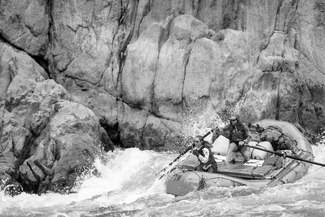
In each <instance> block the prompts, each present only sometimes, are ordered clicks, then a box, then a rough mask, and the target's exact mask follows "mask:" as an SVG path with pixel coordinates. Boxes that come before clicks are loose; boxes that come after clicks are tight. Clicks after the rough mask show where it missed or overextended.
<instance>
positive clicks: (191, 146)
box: [156, 130, 212, 179]
mask: <svg viewBox="0 0 325 217" xmlns="http://www.w3.org/2000/svg"><path fill="white" fill-rule="evenodd" d="M211 132H212V130H210V131H209V132H207V133H206V134H204V135H203V136H202V137H203V139H204V138H205V137H207V136H208V135H209V134H210V133H211ZM193 145H194V144H192V145H190V146H189V147H188V148H187V149H186V150H185V151H183V152H182V153H181V154H179V155H178V156H177V157H176V158H175V159H174V160H173V161H172V162H170V163H169V164H168V166H166V167H165V168H164V169H162V170H160V172H158V173H157V174H156V175H158V174H159V173H161V172H164V171H166V170H167V168H168V167H169V166H171V165H172V164H173V163H174V162H175V161H177V160H178V159H179V158H181V157H182V156H183V155H184V154H186V153H187V152H188V151H189V150H191V149H192V148H193ZM164 176H165V174H162V175H161V176H160V177H159V179H161V178H162V177H164Z"/></svg>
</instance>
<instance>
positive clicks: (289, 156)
mask: <svg viewBox="0 0 325 217" xmlns="http://www.w3.org/2000/svg"><path fill="white" fill-rule="evenodd" d="M246 147H250V148H254V149H258V150H261V151H265V152H269V153H272V154H276V155H279V156H281V157H287V158H291V159H294V160H299V161H303V162H306V163H311V164H316V165H319V166H322V167H325V164H322V163H318V162H314V161H310V160H305V159H302V158H299V157H295V156H291V155H286V154H283V153H278V152H274V151H270V150H266V149H263V148H259V147H256V146H250V145H246Z"/></svg>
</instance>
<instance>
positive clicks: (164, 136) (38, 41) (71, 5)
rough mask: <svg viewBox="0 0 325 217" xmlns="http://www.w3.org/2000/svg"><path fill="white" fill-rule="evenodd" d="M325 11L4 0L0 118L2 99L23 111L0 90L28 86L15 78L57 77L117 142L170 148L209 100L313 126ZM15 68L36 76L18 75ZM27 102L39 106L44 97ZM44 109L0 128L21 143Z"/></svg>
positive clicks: (318, 116) (281, 4)
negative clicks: (29, 117)
mask: <svg viewBox="0 0 325 217" xmlns="http://www.w3.org/2000/svg"><path fill="white" fill-rule="evenodd" d="M324 11H325V4H324V2H323V1H321V0H311V1H297V0H261V1H253V0H234V1H228V0H217V1H211V0H207V1H202V0H180V1H173V0H167V1H160V0H153V1H149V0H138V1H133V0H132V1H131V0H123V1H119V0H103V1H97V0H96V1H87V0H76V1H58V0H53V1H46V0H37V1H27V0H24V1H10V3H8V2H7V1H3V0H0V17H1V19H0V20H1V21H0V40H1V43H0V46H1V49H0V78H1V79H0V95H2V96H3V99H7V103H6V105H7V106H2V117H4V114H9V113H11V111H10V109H14V110H17V113H21V115H22V116H25V115H28V114H29V113H26V112H23V111H25V110H23V111H19V110H22V109H23V108H21V107H19V106H22V105H20V104H19V102H22V101H23V100H21V99H19V100H17V99H15V98H13V99H12V100H11V101H10V100H9V99H10V98H8V94H9V92H12V91H13V90H15V91H16V92H19V94H20V95H21V96H23V97H22V98H23V99H24V100H25V99H27V98H28V97H30V96H32V92H33V91H31V90H30V89H29V88H27V87H24V86H21V85H20V83H26V84H24V85H27V86H28V87H31V88H32V90H33V89H34V88H36V86H37V85H40V83H42V82H43V83H44V82H45V83H46V82H48V83H51V86H52V87H53V88H58V87H56V85H54V84H53V82H55V83H56V84H57V85H61V86H60V91H61V92H64V91H63V90H62V89H61V88H64V90H65V91H66V93H65V94H63V95H69V100H68V101H69V102H70V103H77V104H78V103H79V104H82V105H83V106H85V107H86V108H88V109H91V110H92V111H93V112H94V114H95V115H96V117H97V119H98V121H99V122H100V124H101V126H103V127H104V129H105V130H104V131H103V130H102V128H99V129H101V130H98V132H97V131H96V130H95V132H96V133H95V134H96V135H97V134H102V136H101V138H106V139H104V140H105V141H110V140H112V141H113V142H114V143H115V144H118V145H120V146H122V147H139V148H141V149H154V150H171V149H175V148H176V147H175V144H178V142H179V141H181V140H182V139H181V137H182V136H184V129H186V128H187V127H188V121H187V120H189V119H190V118H193V117H200V115H201V113H204V112H205V111H212V112H213V114H218V115H219V116H221V118H223V120H225V119H226V118H227V116H229V115H230V114H234V113H236V114H238V115H240V116H242V120H243V121H244V122H253V121H256V120H259V119H262V118H274V119H280V120H285V121H289V122H293V123H298V124H299V125H300V126H301V127H302V128H305V129H308V131H310V132H312V133H318V132H320V131H321V130H322V128H323V127H324V125H325V114H324V109H325V107H324V106H325V103H324V100H323V99H324V96H325V90H324V87H325V86H324V84H325V65H324V62H325V39H324V37H323V35H324V34H325V28H324V26H325V20H324V17H325V16H324V13H325V12H324ZM3 48H5V49H3ZM10 50H20V51H22V52H24V53H25V55H24V56H28V58H27V57H22V56H21V55H18V53H20V51H19V52H18V51H17V52H16V53H17V54H15V56H14V57H12V54H10V52H11V53H12V51H10ZM27 59H28V60H27ZM26 61H27V62H26ZM23 63H24V64H23ZM33 67H34V68H33ZM14 71H20V72H23V71H26V72H25V73H26V75H28V76H31V75H30V74H35V73H36V74H38V75H37V76H36V78H35V79H36V80H35V79H34V81H30V80H27V79H25V78H21V80H18V77H17V78H16V77H15V79H14V77H13V76H12V75H13V73H12V72H14ZM49 79H52V80H51V81H47V80H49ZM22 81H24V82H22ZM27 83H28V84H27ZM36 84H37V85H36ZM14 86H16V87H14ZM59 98H60V97H59ZM41 99H43V98H41ZM41 99H38V100H41ZM60 100H61V98H60ZM35 101H37V99H35ZM44 103H45V102H44ZM61 103H62V102H61ZM34 104H35V106H34V107H31V108H30V109H32V110H33V112H35V113H36V114H37V113H39V112H40V111H38V110H41V109H42V107H41V105H42V103H40V102H39V105H37V106H36V104H37V103H36V102H35V103H34ZM53 104H55V103H54V102H53ZM53 104H51V105H53ZM66 104H68V103H67V102H66ZM79 104H78V105H79ZM60 105H62V104H60ZM74 105H75V104H74ZM65 106H68V105H64V106H63V107H62V108H65ZM70 106H72V104H71V105H70ZM72 107H73V108H74V109H75V111H76V112H81V110H80V109H78V108H77V107H78V106H72ZM8 109H9V110H8ZM193 110H195V112H192V111H193ZM51 111H52V110H50V109H49V111H48V114H51ZM82 111H83V112H84V111H85V110H82ZM87 111H88V110H87ZM76 115H77V114H76ZM77 116H78V115H77ZM212 116H213V115H211V117H212ZM49 117H50V116H49ZM49 117H48V119H47V120H45V119H44V120H43V119H36V118H35V120H34V119H33V120H30V121H29V122H28V126H30V127H29V128H26V127H25V128H22V127H23V126H24V125H23V124H22V122H23V121H22V119H23V118H18V120H19V121H18V123H19V124H18V125H17V126H16V128H15V127H13V126H11V128H10V127H9V125H8V126H7V125H6V126H5V125H4V124H3V123H4V121H2V122H1V123H2V130H3V129H4V128H6V129H7V131H8V132H12V133H14V134H17V135H20V136H19V138H20V140H21V141H17V144H19V145H18V146H17V148H16V149H17V150H16V152H18V153H19V150H20V149H21V148H19V147H21V146H23V145H22V144H25V143H31V141H30V138H31V136H32V135H33V133H36V134H37V135H38V134H40V135H41V134H42V132H43V129H47V126H49V125H50V123H51V120H50V119H49ZM25 119H26V118H25ZM8 123H9V122H8ZM201 125H202V124H201ZM17 127H18V128H17ZM203 127H205V126H203ZM9 128H10V129H9ZM96 129H97V128H96ZM29 131H32V132H33V133H31V132H29ZM100 132H101V133H100ZM106 134H107V137H106ZM42 135H43V134H42ZM46 135H47V137H49V135H50V134H46ZM98 136H99V135H97V136H96V137H98ZM44 137H45V136H44ZM49 138H50V137H49ZM1 139H2V140H3V141H4V142H6V141H7V140H8V138H7V139H6V137H4V136H2V137H1ZM25 141H27V142H25ZM49 141H50V140H47V142H49ZM87 141H88V140H87ZM47 142H46V143H47ZM43 143H44V142H43ZM61 143H62V141H61ZM71 143H72V141H71ZM108 143H109V142H108ZM44 145H45V144H44ZM46 145H48V144H46ZM81 146H82V145H81ZM45 147H46V146H45ZM106 147H107V149H110V148H109V147H110V145H107V146H106ZM87 150H88V149H87ZM89 150H90V149H89ZM12 159H14V156H11V155H7V156H6V161H8V162H10V161H12ZM41 163H42V164H44V162H43V161H41ZM31 164H32V163H31ZM25 167H26V166H25ZM7 168H8V169H9V170H10V168H12V167H11V166H8V167H7ZM26 168H27V167H26ZM63 174H64V172H63Z"/></svg>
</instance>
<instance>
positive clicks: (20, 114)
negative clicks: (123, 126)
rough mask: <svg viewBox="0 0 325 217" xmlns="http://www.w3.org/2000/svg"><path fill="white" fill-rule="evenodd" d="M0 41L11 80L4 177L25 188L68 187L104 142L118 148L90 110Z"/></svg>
mask: <svg viewBox="0 0 325 217" xmlns="http://www.w3.org/2000/svg"><path fill="white" fill-rule="evenodd" d="M2 46H3V47H4V48H6V49H5V52H3V55H2V56H1V59H0V60H1V61H4V60H9V61H8V66H7V67H8V73H9V74H10V80H9V81H8V87H7V88H6V92H5V93H4V94H3V97H2V99H1V106H0V119H1V122H0V124H1V125H0V179H1V181H3V180H7V179H11V178H14V179H17V180H21V184H22V186H23V188H24V190H25V191H27V192H32V193H41V192H45V191H47V190H52V191H58V192H61V193H62V192H65V191H66V188H68V190H69V189H71V188H72V187H73V184H74V181H75V179H76V178H77V176H78V175H80V173H81V172H83V171H85V170H86V169H89V168H90V167H91V166H92V162H93V160H94V158H95V157H96V156H97V154H98V153H99V152H100V151H101V148H102V147H103V148H105V150H106V151H108V150H113V149H114V147H113V146H112V143H111V141H110V139H109V138H108V135H107V133H106V131H105V130H104V129H103V128H102V127H101V126H100V123H99V120H98V117H97V116H96V115H95V114H94V113H93V112H92V111H91V110H90V109H88V108H86V107H84V106H83V105H81V104H79V103H76V102H72V98H71V97H70V95H69V94H68V93H67V91H66V90H65V89H64V88H63V86H62V85H59V84H57V83H56V82H55V81H54V80H52V79H46V78H45V77H44V76H43V75H42V74H45V75H46V73H45V72H44V70H43V69H42V68H41V67H40V66H39V65H38V64H37V63H36V62H35V61H34V60H32V59H31V58H30V57H29V56H28V55H26V53H24V52H21V51H20V52H18V51H15V50H13V49H11V48H10V47H6V46H4V45H2ZM17 57H20V58H17ZM103 143H105V144H103Z"/></svg>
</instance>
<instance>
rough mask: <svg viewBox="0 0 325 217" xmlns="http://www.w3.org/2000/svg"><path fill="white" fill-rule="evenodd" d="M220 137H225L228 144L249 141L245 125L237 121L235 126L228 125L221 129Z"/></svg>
mask: <svg viewBox="0 0 325 217" xmlns="http://www.w3.org/2000/svg"><path fill="white" fill-rule="evenodd" d="M222 135H224V136H225V137H227V138H228V139H229V140H230V142H239V141H246V142H248V139H249V132H248V128H247V127H246V125H244V124H243V123H241V122H239V121H237V123H236V124H235V125H232V124H228V125H226V126H225V127H224V128H223V129H222Z"/></svg>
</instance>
